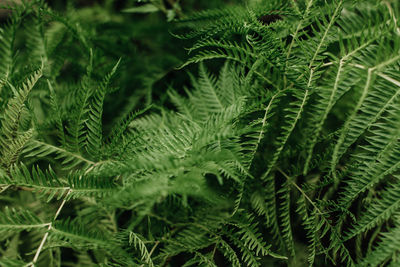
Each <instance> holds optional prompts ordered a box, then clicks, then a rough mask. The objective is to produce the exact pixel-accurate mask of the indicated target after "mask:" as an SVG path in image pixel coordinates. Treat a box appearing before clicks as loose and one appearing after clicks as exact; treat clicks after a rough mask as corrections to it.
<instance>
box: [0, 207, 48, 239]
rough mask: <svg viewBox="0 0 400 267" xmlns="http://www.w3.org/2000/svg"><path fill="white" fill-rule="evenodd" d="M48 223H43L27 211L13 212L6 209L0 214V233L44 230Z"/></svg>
mask: <svg viewBox="0 0 400 267" xmlns="http://www.w3.org/2000/svg"><path fill="white" fill-rule="evenodd" d="M46 226H49V223H43V222H42V220H40V219H39V218H38V217H37V216H36V215H34V214H33V213H32V212H30V211H28V210H15V209H10V208H8V207H6V208H5V209H4V211H2V212H0V232H2V233H7V232H14V233H16V232H21V231H31V230H33V229H44V228H45V227H46Z"/></svg>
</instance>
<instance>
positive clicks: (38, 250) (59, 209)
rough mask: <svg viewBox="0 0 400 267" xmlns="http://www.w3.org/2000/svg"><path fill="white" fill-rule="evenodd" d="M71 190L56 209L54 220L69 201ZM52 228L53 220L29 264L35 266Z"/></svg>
mask: <svg viewBox="0 0 400 267" xmlns="http://www.w3.org/2000/svg"><path fill="white" fill-rule="evenodd" d="M71 192H72V190H71V189H70V190H69V191H68V192H67V194H66V195H65V197H64V200H63V201H62V202H61V205H60V206H59V207H58V209H57V211H56V214H55V215H54V218H53V222H54V221H55V220H56V219H57V217H58V215H59V214H60V212H61V210H62V208H63V207H64V205H65V203H66V202H67V198H68V195H69V194H71ZM52 228H53V223H52V222H51V223H50V224H49V227H48V228H47V232H46V233H45V234H44V236H43V238H42V241H41V242H40V245H39V247H38V249H37V251H36V254H35V256H34V257H33V260H32V262H31V263H30V264H29V265H28V266H35V264H36V262H37V260H38V259H39V255H40V252H41V251H42V249H43V246H44V244H45V243H46V240H47V237H48V236H49V232H50V231H51V229H52Z"/></svg>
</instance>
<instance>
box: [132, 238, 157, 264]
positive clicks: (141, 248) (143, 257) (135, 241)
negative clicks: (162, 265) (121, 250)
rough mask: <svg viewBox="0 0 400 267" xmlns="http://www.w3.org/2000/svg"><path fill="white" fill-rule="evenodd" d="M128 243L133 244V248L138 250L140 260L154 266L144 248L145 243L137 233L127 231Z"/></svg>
mask: <svg viewBox="0 0 400 267" xmlns="http://www.w3.org/2000/svg"><path fill="white" fill-rule="evenodd" d="M129 244H130V245H133V246H134V247H135V249H137V250H138V251H140V254H141V260H142V261H144V262H145V263H146V264H147V265H148V266H154V263H153V261H152V259H151V255H150V253H149V251H148V250H147V248H146V245H145V244H144V243H143V241H142V238H141V237H139V236H138V235H137V234H135V233H133V232H130V233H129Z"/></svg>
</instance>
